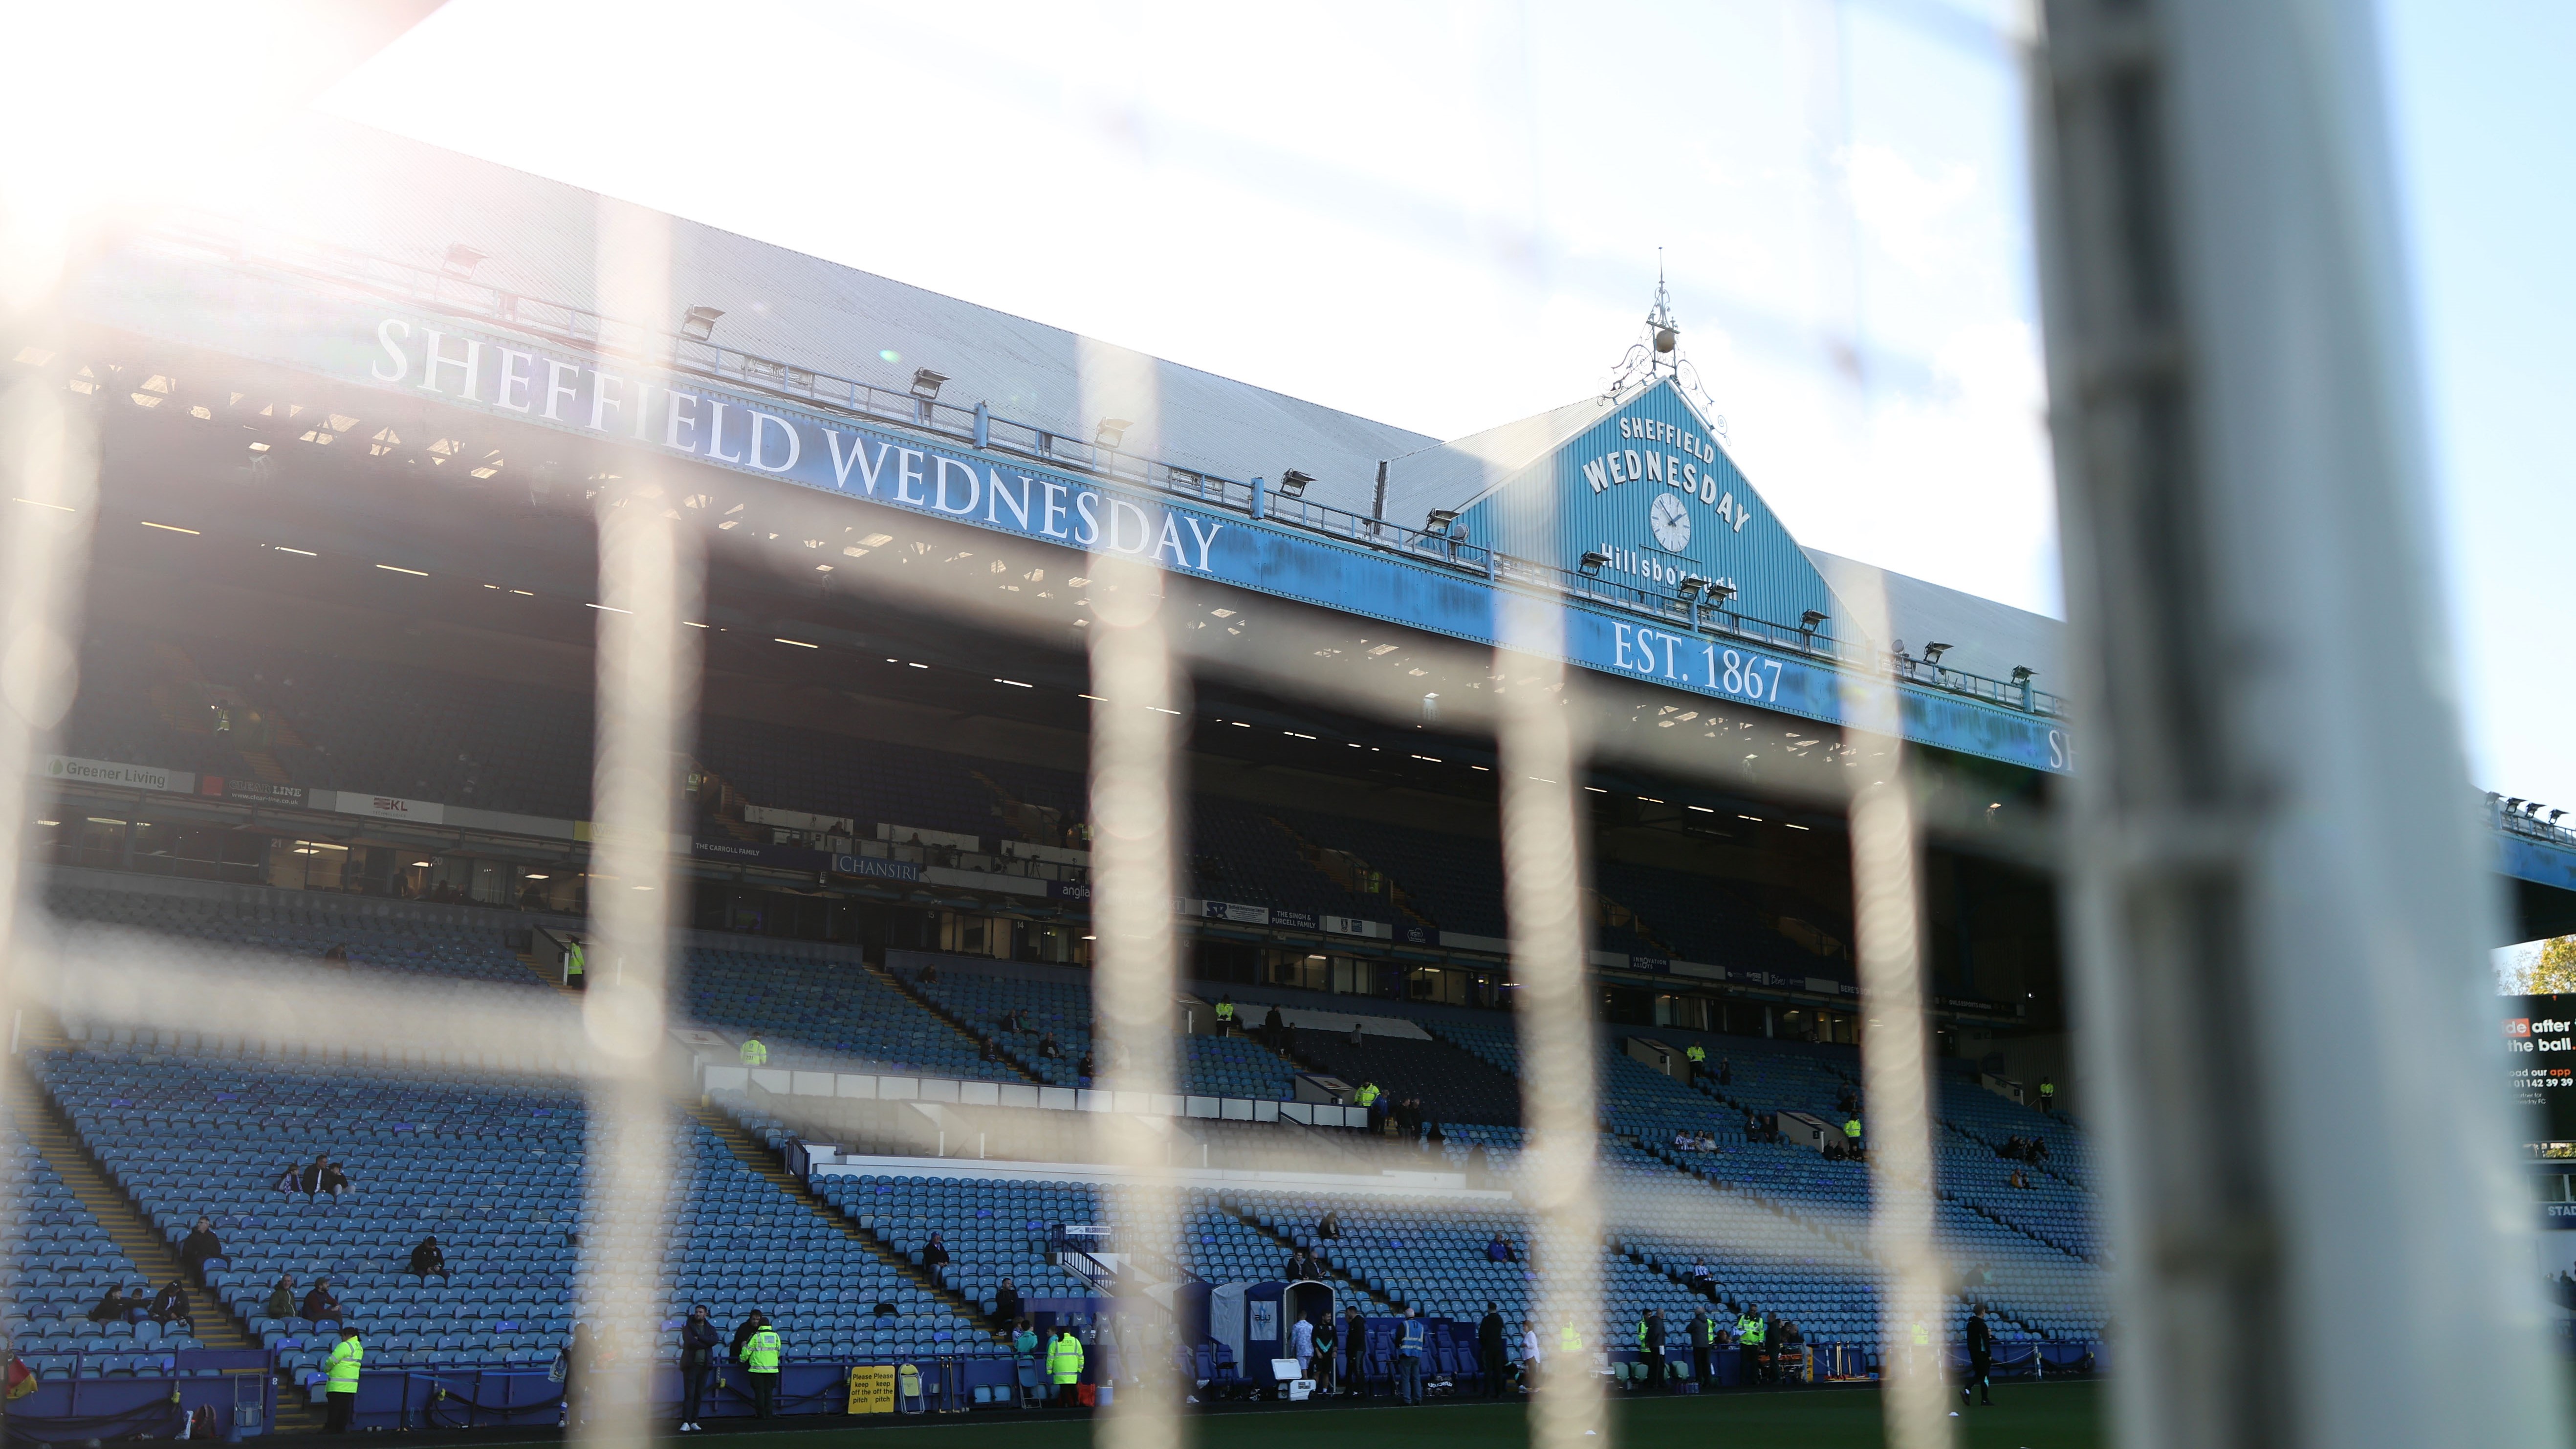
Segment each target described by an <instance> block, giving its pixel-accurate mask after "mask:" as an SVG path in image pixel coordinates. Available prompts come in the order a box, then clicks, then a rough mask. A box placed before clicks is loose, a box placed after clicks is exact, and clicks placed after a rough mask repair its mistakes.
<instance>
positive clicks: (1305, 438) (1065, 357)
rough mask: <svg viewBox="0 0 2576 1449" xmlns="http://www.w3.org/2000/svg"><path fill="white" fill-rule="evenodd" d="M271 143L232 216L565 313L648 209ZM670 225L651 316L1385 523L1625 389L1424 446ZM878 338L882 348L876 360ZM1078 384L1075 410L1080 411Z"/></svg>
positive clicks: (321, 126) (1921, 616)
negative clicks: (660, 290)
mask: <svg viewBox="0 0 2576 1449" xmlns="http://www.w3.org/2000/svg"><path fill="white" fill-rule="evenodd" d="M279 144H280V146H281V148H282V150H283V151H284V152H285V153H286V154H285V157H284V158H283V159H282V160H281V168H282V170H281V175H282V176H283V175H289V174H291V175H292V176H294V177H296V178H299V179H298V180H297V182H296V183H295V184H285V185H280V186H278V187H275V188H271V189H268V190H265V191H262V192H260V193H258V194H256V195H244V196H243V197H242V198H241V199H240V201H239V202H238V203H237V204H236V205H235V206H234V207H232V208H231V214H232V215H234V216H236V217H238V218H239V220H240V221H241V222H243V223H244V224H246V225H250V226H255V227H260V228H266V229H271V230H275V231H279V232H284V233H288V234H291V235H294V236H297V237H301V238H304V239H308V240H311V241H316V242H320V243H323V244H325V245H329V246H337V247H343V248H346V249H348V250H350V251H351V252H354V253H358V254H360V255H362V256H368V257H378V258H385V259H389V260H393V261H398V262H404V263H408V264H410V265H413V266H418V267H424V268H430V269H436V268H438V267H439V266H440V264H441V261H442V260H443V259H444V258H445V256H446V254H447V250H448V248H449V247H450V246H452V245H456V244H459V243H462V244H464V245H466V246H470V247H472V248H474V249H475V250H477V251H479V252H481V253H483V254H484V258H485V259H484V260H483V261H482V262H481V264H480V265H479V267H478V268H477V270H476V272H475V274H474V279H475V280H476V281H477V282H481V283H484V284H487V285H491V286H497V287H503V288H507V289H509V290H512V291H516V292H519V293H522V294H524V295H526V296H530V297H535V298H540V299H543V300H546V301H552V302H560V303H565V304H568V305H571V306H575V307H584V308H596V307H597V306H598V301H599V288H598V285H597V277H596V272H595V260H596V257H597V254H598V246H599V235H600V231H601V222H602V217H603V216H604V215H608V214H610V213H612V212H614V211H618V210H623V211H626V212H628V213H630V214H632V215H635V216H641V217H650V216H652V215H654V213H651V212H648V211H646V210H644V209H643V208H639V207H634V206H632V205H631V204H630V203H626V202H620V201H615V200H612V199H610V198H606V197H602V196H599V195H598V194H596V193H593V192H589V191H584V190H582V189H580V188H578V187H574V186H569V185H566V184H564V183H562V182H558V181H550V180H547V179H545V178H543V177H538V176H532V175H529V174H528V173H526V172H522V171H516V170H512V169H511V168H509V167H506V166H501V165H497V164H495V163H493V162H489V161H483V160H478V159H476V158H473V157H470V156H464V155H460V154H458V153H456V152H453V151H447V150H443V149H441V148H439V147H436V146H431V145H428V144H426V143H424V142H420V141H414V140H409V139H407V138H404V137H400V136H395V135H392V134H389V133H387V132H383V131H378V130H374V129H372V128H370V127H366V126H360V125H357V124H355V123H353V122H349V121H344V120H340V119H337V118H334V117H329V116H323V115H319V114H314V115H309V116H307V117H305V118H304V119H302V120H300V121H299V122H297V123H296V125H295V126H294V127H292V128H290V130H289V131H288V132H287V133H286V134H285V135H284V136H283V137H282V138H281V140H280V143H279ZM669 225H670V239H671V259H672V297H671V312H672V315H671V316H670V317H669V318H666V319H661V321H662V325H665V326H670V325H673V324H676V322H677V321H678V314H679V312H680V311H681V310H682V309H684V308H686V307H689V306H693V305H703V306H710V307H716V308H720V309H722V310H723V312H724V313H725V316H724V318H723V320H722V321H721V322H720V323H719V324H718V332H717V336H718V339H719V340H720V341H722V342H723V343H725V344H726V345H728V346H731V347H737V348H741V349H743V350H746V351H749V352H753V353H757V354H760V355H763V356H769V357H775V358H778V359H780V360H783V361H789V362H793V363H795V364H797V365H798V366H802V367H810V368H813V369H815V370H817V371H821V372H827V373H835V374H839V375H841V376H845V377H851V378H855V379H858V380H859V381H862V382H869V383H873V384H875V385H877V386H880V387H887V388H892V389H894V390H897V391H901V390H903V389H904V388H905V387H906V386H908V385H909V383H910V381H911V378H912V371H913V369H914V368H915V367H930V368H935V369H937V370H938V371H940V372H942V373H945V374H947V375H948V377H949V379H950V380H949V382H948V384H947V386H946V389H945V390H944V391H943V392H942V394H941V397H942V399H943V400H945V401H951V402H959V403H964V404H968V405H971V404H973V403H974V402H976V401H979V400H980V401H983V402H986V403H988V404H989V405H990V406H991V407H992V409H993V411H994V412H995V413H996V414H998V415H1000V416H1004V417H1009V418H1016V419H1018V420H1021V421H1024V422H1028V423H1032V424H1035V425H1037V426H1040V427H1044V428H1048V429H1051V430H1053V431H1056V432H1059V433H1062V434H1064V435H1065V436H1068V437H1073V438H1079V439H1084V440H1088V439H1089V438H1090V437H1091V436H1092V433H1093V430H1094V429H1095V428H1096V427H1097V425H1098V423H1099V422H1100V416H1099V415H1098V414H1108V415H1117V416H1125V417H1129V418H1133V419H1136V420H1137V422H1138V424H1139V426H1137V427H1135V428H1133V429H1131V430H1130V431H1129V432H1128V434H1127V435H1126V438H1125V440H1124V447H1125V449H1126V451H1128V452H1130V453H1132V454H1137V455H1140V456H1145V457H1155V458H1160V459H1162V460H1164V461H1166V462H1169V463H1173V464H1176V465H1178V466H1181V467H1187V468H1201V469H1205V470H1207V471H1209V472H1214V473H1219V474H1223V475H1226V476H1230V477H1236V478H1249V477H1252V476H1255V475H1261V476H1267V477H1269V478H1272V479H1274V480H1275V479H1276V478H1278V476H1279V475H1280V474H1281V473H1282V472H1284V471H1285V470H1287V469H1289V468H1297V469H1300V470H1302V471H1304V472H1306V473H1308V474H1311V475H1313V477H1314V478H1315V480H1316V481H1315V483H1314V484H1313V485H1311V486H1310V487H1309V488H1308V490H1307V494H1306V496H1307V497H1308V498H1310V499H1312V500H1314V501H1316V502H1320V503H1324V504H1328V505H1330V506H1333V507H1336V508H1343V509H1347V510H1350V511H1351V512H1354V513H1360V514H1366V513H1368V512H1369V511H1370V508H1371V505H1372V502H1373V499H1374V494H1375V490H1376V477H1377V465H1378V462H1379V461H1380V460H1381V459H1383V460H1387V461H1388V464H1389V466H1388V485H1387V508H1386V516H1387V518H1388V519H1389V520H1390V521H1393V522H1397V523H1406V524H1413V525H1419V524H1420V523H1421V521H1422V518H1423V515H1424V514H1425V513H1426V512H1427V511H1428V510H1430V509H1433V508H1461V507H1463V506H1465V505H1466V504H1467V503H1468V502H1469V501H1471V500H1472V499H1474V498H1475V497H1476V496H1477V495H1478V494H1480V493H1482V492H1484V491H1485V490H1486V489H1487V488H1489V487H1491V486H1493V485H1494V484H1496V483H1499V482H1501V481H1502V480H1503V479H1504V478H1505V477H1507V476H1509V475H1510V474H1511V473H1512V472H1514V471H1515V470H1517V469H1518V468H1521V467H1523V466H1526V465H1527V464H1528V463H1530V462H1531V461H1533V460H1536V459H1538V458H1541V457H1544V456H1546V455H1547V454H1548V453H1549V452H1551V451H1553V450H1554V449H1556V448H1557V447H1559V446H1561V445H1562V444H1563V443H1564V442H1565V441H1566V440H1567V439H1570V438H1573V437H1575V436H1577V435H1578V434H1580V433H1581V432H1582V431H1583V430H1584V429H1585V428H1587V427H1590V426H1591V425H1593V424H1594V423H1595V422H1597V421H1598V420H1600V419H1601V418H1602V417H1604V416H1606V415H1608V414H1609V413H1611V412H1612V411H1614V410H1616V409H1617V408H1618V407H1619V406H1621V405H1623V404H1624V403H1625V402H1626V401H1627V400H1628V398H1629V397H1633V396H1634V394H1635V392H1636V391H1641V390H1643V389H1642V388H1639V389H1632V390H1631V392H1630V393H1629V394H1627V395H1625V396H1622V397H1608V396H1596V397H1587V398H1582V399H1579V400H1577V401H1574V402H1570V403H1567V404H1565V405H1563V406H1561V407H1557V408H1551V409H1549V410H1548V411H1546V412H1543V413H1538V414H1536V415H1533V416H1531V417H1526V418H1522V419H1519V420H1517V421H1515V422H1509V423H1504V424H1502V425H1500V426H1498V427H1493V428H1488V429H1486V430H1484V431H1482V432H1479V433H1473V434H1470V435H1468V436H1466V437H1463V438H1457V439H1453V440H1449V441H1445V442H1444V441H1443V440H1441V439H1438V438H1433V437H1429V436H1427V435H1425V434H1422V433H1417V432H1413V431H1411V430H1410V429H1406V428H1400V427H1396V426H1394V425H1393V424H1389V423H1382V422H1377V421H1374V420H1372V419H1368V418H1363V417H1359V416H1357V415H1355V414H1352V413H1346V412H1342V411H1339V410H1337V409H1334V408H1328V407H1324V406H1321V405H1319V404H1316V403H1311V402H1306V401H1304V400H1302V399H1298V398H1293V397H1288V396H1286V395H1284V394H1281V393H1277V392H1273V391H1271V390H1269V389H1267V388H1261V387H1255V386H1253V385H1251V384H1249V383H1243V382H1238V381H1235V380H1233V379H1230V378H1224V377H1218V376H1216V375H1214V374H1212V373H1208V372H1204V371H1201V370H1200V369H1197V368H1193V367H1185V366H1182V365H1181V364H1179V363H1174V362H1168V361H1164V360H1162V359H1158V358H1150V357H1141V356H1139V355H1138V354H1135V353H1133V352H1131V351H1128V350H1126V349H1122V348H1118V347H1116V346H1115V345H1114V344H1106V343H1101V342H1098V341H1095V340H1092V339H1086V338H1084V337H1081V336H1079V335H1077V334H1075V333H1072V332H1068V331H1065V330H1064V329H1062V328H1059V327H1050V326H1048V325H1046V324H1044V323H1041V322H1033V321H1031V320H1029V319H1027V318H1024V317H1015V316H1012V315H1010V314H1008V313H1005V312H999V311H995V310H994V309H992V308H989V307H982V306H978V305H976V304H974V303H972V302H966V301H962V300H960V299H958V298H955V297H949V296H945V295H942V294H940V293H937V292H932V291H929V290H926V289H924V288H921V287H915V286H912V285H909V284H907V283H904V282H898V281H895V280H893V279H891V278H888V277H881V276H877V275H875V274H874V273H870V272H864V271H860V270H858V269H857V268H854V267H846V266H842V265H840V264H838V263H835V262H828V261H824V260H822V259H820V258H817V257H811V256H807V255H805V254H803V253H801V252H795V251H790V250H788V249H787V248H784V247H779V246H773V245H770V244H769V243H766V242H761V241H756V240H753V239H751V238H748V237H743V236H738V235H736V234H734V233H731V232H726V231H722V230H719V229H717V228H715V227H711V226H707V225H704V224H702V223H698V222H693V221H688V220H685V219H679V218H672V219H671V220H670V223H669ZM634 320H650V319H634ZM886 352H892V353H894V354H896V355H897V356H898V358H899V359H900V360H899V361H888V360H886V359H885V358H884V357H883V356H882V354H883V353H886ZM1145 375H1150V376H1151V378H1152V379H1153V387H1154V388H1155V390H1156V391H1157V392H1158V393H1159V397H1160V407H1159V410H1156V409H1152V408H1148V407H1147V405H1146V404H1147V401H1148V400H1147V399H1145V398H1142V397H1138V398H1135V399H1134V400H1133V401H1132V402H1125V403H1122V402H1118V401H1116V399H1117V397H1118V383H1117V380H1118V379H1121V378H1126V377H1139V376H1145ZM1086 385H1088V386H1089V387H1090V388H1091V389H1092V392H1091V397H1092V403H1093V407H1094V409H1095V410H1096V411H1095V414H1094V415H1086V413H1085V409H1084V402H1085V395H1086ZM1647 385H1648V386H1651V383H1650V384H1647ZM1805 553H1806V554H1807V556H1808V557H1809V558H1810V559H1811V560H1813V561H1814V563H1815V564H1816V567H1817V569H1818V571H1819V572H1821V573H1822V574H1823V575H1824V577H1825V580H1826V582H1827V583H1828V584H1829V585H1831V586H1832V587H1833V588H1834V589H1835V590H1836V592H1837V593H1841V592H1843V591H1844V590H1845V588H1846V585H1847V584H1848V585H1851V586H1855V587H1857V586H1864V585H1865V584H1866V583H1867V582H1868V581H1869V580H1870V579H1871V578H1875V579H1877V580H1881V581H1883V583H1884V586H1885V588H1886V590H1887V597H1888V606H1889V612H1890V614H1891V616H1892V618H1893V621H1894V626H1895V634H1896V636H1897V637H1899V638H1902V639H1904V640H1905V641H1906V644H1907V646H1908V648H1909V649H1916V650H1919V649H1920V647H1921V646H1922V645H1923V644H1924V643H1927V642H1931V641H1932V640H1934V639H1939V640H1941V641H1942V642H1946V643H1949V644H1951V645H1952V646H1953V649H1952V652H1951V653H1950V654H1949V655H1948V656H1947V657H1946V659H1945V660H1944V662H1945V663H1948V664H1951V665H1953V666H1955V667H1958V668H1961V669H1965V670H1968V671H1970V672H1972V673H1977V674H1984V675H1987V676H1990V677H1993V678H1999V679H2000V678H2004V677H2007V676H2008V675H2009V674H2010V673H2011V670H2012V668H2013V667H2014V666H2015V665H2028V666H2029V667H2031V668H2033V669H2036V670H2038V671H2039V672H2040V675H2041V677H2042V679H2043V680H2044V681H2056V676H2057V672H2058V671H2057V665H2058V659H2059V654H2058V640H2059V635H2060V630H2061V626H2060V625H2059V624H2058V623H2057V621H2055V620H2053V619H2049V618H2046V617H2045V616H2042V615H2038V614H2032V613H2028V612H2026V611H2023V610H2020V609H2016V608H2012V607H2010V606H2009V605H2005V604H1999V603H1995V602H1993V601H1992V600H1988V599H1982V598H1978V597H1975V596H1973V595H1969V594H1963V593H1960V592H1958V591H1956V590H1952V589H1947V588H1943V587H1941V586H1940V585H1937V584H1932V583H1927V582H1925V581H1924V580H1921V579H1916V578H1911V577H1908V576H1906V575H1903V574H1896V573H1889V572H1886V571H1884V570H1881V569H1878V568H1876V567H1874V566H1872V565H1869V564H1864V563H1860V562H1857V561H1855V560H1852V559H1846V558H1841V557H1838V556H1836V555H1833V554H1827V553H1822V552H1819V551H1817V550H1814V549H1807V550H1805ZM2043 687H2045V686H2043Z"/></svg>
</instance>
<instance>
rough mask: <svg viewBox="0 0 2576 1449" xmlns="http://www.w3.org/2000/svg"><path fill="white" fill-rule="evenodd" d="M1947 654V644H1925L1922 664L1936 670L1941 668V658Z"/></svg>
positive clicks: (1948, 647) (1948, 650)
mask: <svg viewBox="0 0 2576 1449" xmlns="http://www.w3.org/2000/svg"><path fill="white" fill-rule="evenodd" d="M1949 652H1950V646H1949V645H1947V644H1926V645H1924V646H1923V662H1924V663H1926V664H1929V665H1931V666H1932V667H1933V668H1935V669H1938V668H1940V667H1941V656H1942V655H1944V654H1947V653H1949Z"/></svg>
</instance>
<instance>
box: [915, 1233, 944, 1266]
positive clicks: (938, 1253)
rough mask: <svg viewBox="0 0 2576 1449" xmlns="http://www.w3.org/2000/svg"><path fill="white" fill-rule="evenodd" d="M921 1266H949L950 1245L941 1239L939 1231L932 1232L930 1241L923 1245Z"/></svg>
mask: <svg viewBox="0 0 2576 1449" xmlns="http://www.w3.org/2000/svg"><path fill="white" fill-rule="evenodd" d="M921 1266H923V1267H925V1268H944V1267H946V1266H948V1245H947V1244H946V1243H944V1242H941V1241H940V1239H939V1235H938V1234H937V1233H932V1234H931V1235H930V1241H929V1242H928V1243H925V1244H923V1245H922V1249H921Z"/></svg>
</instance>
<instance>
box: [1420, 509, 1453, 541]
mask: <svg viewBox="0 0 2576 1449" xmlns="http://www.w3.org/2000/svg"><path fill="white" fill-rule="evenodd" d="M1457 521H1458V510H1457V509H1455V508H1435V509H1432V510H1431V511H1430V512H1429V513H1427V514H1424V515H1423V518H1422V531H1423V532H1424V533H1427V534H1430V535H1431V536H1432V537H1434V538H1447V537H1448V536H1449V529H1450V526H1451V525H1452V524H1455V523H1456V522H1457Z"/></svg>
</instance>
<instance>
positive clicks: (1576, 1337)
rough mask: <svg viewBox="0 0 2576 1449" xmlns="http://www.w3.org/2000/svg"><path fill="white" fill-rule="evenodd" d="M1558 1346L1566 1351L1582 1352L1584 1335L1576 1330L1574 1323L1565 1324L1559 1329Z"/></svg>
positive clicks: (1557, 1334)
mask: <svg viewBox="0 0 2576 1449" xmlns="http://www.w3.org/2000/svg"><path fill="white" fill-rule="evenodd" d="M1556 1346H1557V1347H1558V1348H1559V1349H1560V1350H1562V1351H1564V1352H1566V1353H1581V1352H1583V1335H1582V1334H1579V1333H1577V1332H1575V1331H1574V1325H1573V1324H1571V1323H1569V1324H1567V1325H1565V1327H1563V1328H1561V1329H1558V1330H1557V1333H1556Z"/></svg>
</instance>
